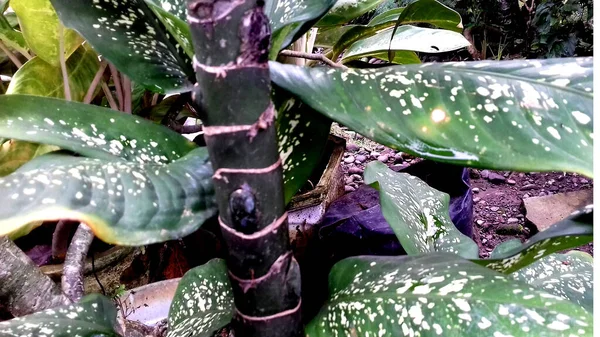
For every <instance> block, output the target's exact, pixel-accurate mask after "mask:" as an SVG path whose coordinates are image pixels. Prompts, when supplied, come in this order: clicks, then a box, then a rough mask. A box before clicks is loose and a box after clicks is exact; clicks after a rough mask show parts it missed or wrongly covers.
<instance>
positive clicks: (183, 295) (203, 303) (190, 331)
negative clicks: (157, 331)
mask: <svg viewBox="0 0 600 337" xmlns="http://www.w3.org/2000/svg"><path fill="white" fill-rule="evenodd" d="M232 317H233V293H232V291H231V286H230V284H229V277H228V276H227V265H226V264H225V261H224V260H221V259H213V260H210V261H208V262H207V263H206V264H204V265H202V266H199V267H196V268H193V269H190V270H189V271H188V272H187V273H185V275H183V277H182V278H181V281H179V285H178V286H177V290H176V291H175V297H174V298H173V302H172V303H171V308H170V310H169V330H168V333H167V337H179V336H187V337H211V336H213V334H214V332H215V331H217V330H218V329H220V328H222V327H224V326H225V325H227V324H228V323H229V322H230V321H231V319H232Z"/></svg>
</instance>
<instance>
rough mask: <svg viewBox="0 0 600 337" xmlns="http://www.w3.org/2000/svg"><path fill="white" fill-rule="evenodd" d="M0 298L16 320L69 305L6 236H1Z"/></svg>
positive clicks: (49, 281) (52, 284)
mask: <svg viewBox="0 0 600 337" xmlns="http://www.w3.org/2000/svg"><path fill="white" fill-rule="evenodd" d="M0 298H1V299H2V304H3V305H4V306H5V307H6V308H7V309H8V310H9V311H10V313H11V314H12V315H13V316H15V317H19V316H24V315H28V314H32V313H34V312H36V311H40V310H44V309H49V308H53V307H57V306H61V305H65V304H69V300H68V299H67V298H66V297H65V296H64V295H63V293H62V292H61V291H60V289H59V288H58V286H57V285H56V283H54V282H53V281H52V280H51V279H50V278H49V277H48V276H46V275H44V274H43V273H42V272H41V271H40V269H39V268H38V267H37V266H36V265H35V263H33V261H31V259H30V258H29V257H28V256H27V255H26V254H25V253H23V251H22V250H21V249H20V248H19V247H17V245H15V244H14V243H13V242H12V241H11V240H10V239H8V238H7V237H5V236H0Z"/></svg>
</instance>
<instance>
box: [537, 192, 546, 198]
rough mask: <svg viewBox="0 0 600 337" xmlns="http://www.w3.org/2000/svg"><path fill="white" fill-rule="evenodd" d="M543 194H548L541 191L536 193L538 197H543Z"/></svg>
mask: <svg viewBox="0 0 600 337" xmlns="http://www.w3.org/2000/svg"><path fill="white" fill-rule="evenodd" d="M545 195H548V193H546V192H544V191H541V192H540V193H538V197H543V196H545Z"/></svg>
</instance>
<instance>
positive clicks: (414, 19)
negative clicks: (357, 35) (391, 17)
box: [378, 0, 463, 33]
mask: <svg viewBox="0 0 600 337" xmlns="http://www.w3.org/2000/svg"><path fill="white" fill-rule="evenodd" d="M378 20H380V21H384V20H383V19H382V18H379V19H378ZM385 21H387V19H386V20H385ZM414 23H427V24H430V25H433V26H436V27H438V28H442V29H449V30H452V31H455V32H459V33H460V32H462V29H463V25H462V19H461V17H460V14H458V12H456V11H454V10H452V9H450V8H449V7H447V6H445V5H443V4H442V3H441V2H439V1H436V0H418V1H415V2H413V3H411V4H410V5H408V6H406V8H405V9H404V10H403V11H402V12H401V13H400V15H399V17H398V21H397V25H401V24H402V25H406V24H414Z"/></svg>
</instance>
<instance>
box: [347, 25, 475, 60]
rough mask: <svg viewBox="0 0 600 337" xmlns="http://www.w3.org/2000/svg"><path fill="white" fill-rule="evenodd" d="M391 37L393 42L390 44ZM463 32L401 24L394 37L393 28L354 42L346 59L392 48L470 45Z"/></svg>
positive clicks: (435, 49)
mask: <svg viewBox="0 0 600 337" xmlns="http://www.w3.org/2000/svg"><path fill="white" fill-rule="evenodd" d="M390 39H391V40H392V43H391V45H390ZM469 45H470V43H469V41H467V39H465V37H464V36H462V34H459V33H455V32H452V31H449V30H443V29H431V28H420V27H415V26H410V25H406V26H401V27H400V28H398V30H397V31H396V34H395V35H394V38H393V39H392V29H388V30H385V31H382V32H379V33H378V34H376V35H373V36H371V37H368V38H366V39H362V40H359V41H357V42H356V43H354V44H353V45H352V46H350V48H348V50H347V51H346V53H345V54H344V58H343V60H344V61H351V60H355V59H358V58H361V57H365V56H372V55H374V54H379V55H381V54H383V53H386V52H387V50H388V48H391V49H392V50H410V51H417V52H423V53H445V52H448V51H452V50H457V49H460V48H464V47H467V46H469Z"/></svg>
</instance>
